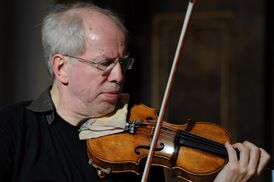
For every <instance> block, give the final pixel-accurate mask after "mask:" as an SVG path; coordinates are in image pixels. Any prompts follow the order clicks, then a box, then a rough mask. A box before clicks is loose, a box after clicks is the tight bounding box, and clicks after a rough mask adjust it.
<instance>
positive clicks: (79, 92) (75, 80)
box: [69, 70, 103, 102]
mask: <svg viewBox="0 0 274 182" xmlns="http://www.w3.org/2000/svg"><path fill="white" fill-rule="evenodd" d="M75 71H76V70H75ZM77 73H78V74H77ZM69 79H70V80H69V85H70V87H71V90H72V91H73V93H74V94H75V95H76V96H77V97H78V98H79V99H80V100H82V101H85V102H92V101H93V100H94V99H95V98H96V97H97V95H98V94H99V93H100V88H101V86H102V84H103V78H101V76H100V75H98V74H95V73H91V72H85V71H84V70H77V72H74V74H71V76H70V78H69Z"/></svg>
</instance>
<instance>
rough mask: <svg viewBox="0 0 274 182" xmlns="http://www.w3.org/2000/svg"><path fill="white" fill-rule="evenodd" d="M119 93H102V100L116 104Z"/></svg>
mask: <svg viewBox="0 0 274 182" xmlns="http://www.w3.org/2000/svg"><path fill="white" fill-rule="evenodd" d="M119 94H120V92H118V91H109V92H103V93H102V96H103V97H104V100H107V101H111V102H116V101H117V99H118V97H119Z"/></svg>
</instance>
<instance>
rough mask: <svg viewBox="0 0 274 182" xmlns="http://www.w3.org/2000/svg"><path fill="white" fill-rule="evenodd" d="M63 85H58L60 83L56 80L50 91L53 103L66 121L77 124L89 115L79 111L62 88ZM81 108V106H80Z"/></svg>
mask: <svg viewBox="0 0 274 182" xmlns="http://www.w3.org/2000/svg"><path fill="white" fill-rule="evenodd" d="M61 87H62V86H60V87H59V86H58V83H56V82H54V83H53V86H52V89H51V91H50V94H51V98H52V101H53V104H54V106H55V108H56V112H57V113H58V114H59V116H61V117H62V118H63V119H64V120H65V121H66V122H68V123H70V124H71V125H73V126H77V125H78V124H79V123H80V121H81V120H82V119H85V118H87V116H85V115H83V114H81V113H80V112H77V108H75V107H74V106H75V105H77V104H75V103H74V102H73V101H72V100H71V97H69V96H67V95H66V93H65V92H64V91H63V90H62V88H61ZM78 110H79V108H78Z"/></svg>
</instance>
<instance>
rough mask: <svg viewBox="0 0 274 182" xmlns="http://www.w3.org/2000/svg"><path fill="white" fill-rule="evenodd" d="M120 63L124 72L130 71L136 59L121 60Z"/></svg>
mask: <svg viewBox="0 0 274 182" xmlns="http://www.w3.org/2000/svg"><path fill="white" fill-rule="evenodd" d="M119 63H120V64H121V66H122V67H123V69H124V70H130V69H132V67H133V63H134V59H133V58H124V59H120V60H119Z"/></svg>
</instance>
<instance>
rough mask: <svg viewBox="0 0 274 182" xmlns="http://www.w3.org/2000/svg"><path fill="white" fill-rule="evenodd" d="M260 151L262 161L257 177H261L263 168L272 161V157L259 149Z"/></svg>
mask: <svg viewBox="0 0 274 182" xmlns="http://www.w3.org/2000/svg"><path fill="white" fill-rule="evenodd" d="M259 150H260V159H259V165H258V168H257V175H260V174H261V172H262V170H263V168H264V167H265V166H266V164H267V163H268V162H269V161H270V158H271V156H270V155H269V154H268V153H267V152H266V151H265V150H264V149H262V148H259Z"/></svg>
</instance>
